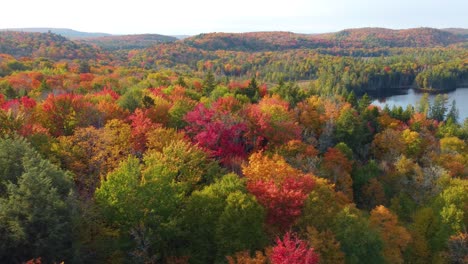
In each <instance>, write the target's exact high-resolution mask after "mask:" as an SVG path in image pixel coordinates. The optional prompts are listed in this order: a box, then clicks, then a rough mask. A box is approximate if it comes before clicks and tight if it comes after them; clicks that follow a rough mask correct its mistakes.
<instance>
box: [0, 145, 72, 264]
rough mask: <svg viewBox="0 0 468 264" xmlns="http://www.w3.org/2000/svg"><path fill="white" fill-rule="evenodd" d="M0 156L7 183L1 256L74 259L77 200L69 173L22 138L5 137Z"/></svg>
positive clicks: (0, 219) (1, 206) (1, 198)
mask: <svg viewBox="0 0 468 264" xmlns="http://www.w3.org/2000/svg"><path fill="white" fill-rule="evenodd" d="M0 157H3V158H1V159H0V160H2V162H7V163H5V164H2V168H3V171H2V175H0V179H1V183H2V185H3V186H2V187H4V188H5V187H6V189H4V191H3V192H2V193H0V232H1V233H2V239H1V242H0V261H2V262H6V263H11V262H16V261H27V260H29V259H31V258H34V257H38V256H40V257H42V258H43V259H44V261H48V262H53V261H62V260H67V259H70V258H71V253H72V239H73V225H72V221H73V218H74V215H73V207H74V204H75V199H74V196H73V191H72V182H71V177H70V175H69V174H68V173H65V172H63V171H61V170H60V169H59V168H57V167H55V166H54V165H52V164H51V163H49V162H48V161H46V160H43V159H42V158H41V157H40V156H39V155H38V154H37V153H36V152H35V151H34V150H33V149H32V148H31V147H30V146H29V145H28V144H27V143H26V142H25V141H24V140H22V139H20V138H7V139H1V140H0ZM6 158H9V159H10V160H9V161H7V160H6ZM13 159H14V160H13ZM7 176H8V177H7Z"/></svg>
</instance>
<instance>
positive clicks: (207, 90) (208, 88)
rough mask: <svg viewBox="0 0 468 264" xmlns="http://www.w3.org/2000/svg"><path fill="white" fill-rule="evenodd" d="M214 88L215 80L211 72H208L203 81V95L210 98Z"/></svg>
mask: <svg viewBox="0 0 468 264" xmlns="http://www.w3.org/2000/svg"><path fill="white" fill-rule="evenodd" d="M215 87H216V80H215V76H214V74H213V71H211V70H209V71H208V72H207V73H206V75H205V79H204V80H203V95H205V96H210V94H211V92H212V91H213V90H214V89H215Z"/></svg>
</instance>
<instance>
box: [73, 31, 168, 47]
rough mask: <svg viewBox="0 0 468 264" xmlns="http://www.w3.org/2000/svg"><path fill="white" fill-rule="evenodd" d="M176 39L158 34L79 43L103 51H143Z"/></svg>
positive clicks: (110, 37)
mask: <svg viewBox="0 0 468 264" xmlns="http://www.w3.org/2000/svg"><path fill="white" fill-rule="evenodd" d="M176 40H177V38H176V37H171V36H164V35H158V34H140V35H122V36H104V37H96V38H88V39H83V40H81V42H84V43H88V44H93V45H96V46H98V47H101V48H103V49H105V50H130V49H143V48H147V47H151V46H153V45H155V44H159V43H167V42H174V41H176Z"/></svg>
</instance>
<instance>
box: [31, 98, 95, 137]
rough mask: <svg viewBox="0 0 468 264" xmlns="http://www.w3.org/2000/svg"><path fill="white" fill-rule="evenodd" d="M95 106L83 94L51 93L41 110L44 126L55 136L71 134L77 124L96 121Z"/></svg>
mask: <svg viewBox="0 0 468 264" xmlns="http://www.w3.org/2000/svg"><path fill="white" fill-rule="evenodd" d="M94 110H95V109H94V106H93V105H92V104H91V103H90V102H88V101H86V100H85V99H84V97H83V96H82V95H76V94H61V95H57V96H55V95H54V94H50V95H49V96H48V97H47V99H46V100H45V101H44V102H43V104H42V111H41V112H40V115H41V117H42V118H41V121H42V124H43V125H44V127H46V128H48V129H49V131H50V133H51V134H52V135H54V136H62V135H71V134H72V133H73V130H74V129H75V128H76V127H77V126H88V125H90V124H93V122H94V121H96V120H95V119H96V116H94V114H95V112H94Z"/></svg>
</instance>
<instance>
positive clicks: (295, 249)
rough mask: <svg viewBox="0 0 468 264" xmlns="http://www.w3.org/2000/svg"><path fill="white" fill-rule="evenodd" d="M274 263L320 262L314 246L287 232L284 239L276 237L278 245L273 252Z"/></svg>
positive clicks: (307, 263)
mask: <svg viewBox="0 0 468 264" xmlns="http://www.w3.org/2000/svg"><path fill="white" fill-rule="evenodd" d="M270 258H271V263H272V264H316V263H319V255H318V254H317V253H315V251H314V248H312V247H309V245H308V243H307V242H306V241H304V240H301V239H299V238H297V237H296V236H295V235H293V234H291V233H290V232H287V233H286V234H285V235H284V237H283V240H281V239H280V238H277V239H276V246H275V247H273V250H272V252H271V256H270Z"/></svg>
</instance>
